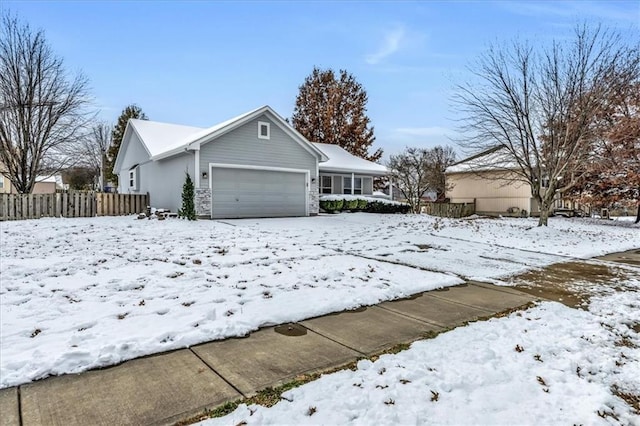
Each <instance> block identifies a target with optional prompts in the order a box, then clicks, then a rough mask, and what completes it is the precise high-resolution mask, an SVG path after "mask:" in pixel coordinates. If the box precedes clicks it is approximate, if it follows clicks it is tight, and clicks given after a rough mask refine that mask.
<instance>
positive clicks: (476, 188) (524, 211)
mask: <svg viewBox="0 0 640 426" xmlns="http://www.w3.org/2000/svg"><path fill="white" fill-rule="evenodd" d="M514 168H515V165H513V164H510V161H509V160H508V159H507V158H505V155H504V154H503V153H502V152H501V151H500V150H498V149H492V150H489V151H485V152H483V153H480V154H478V155H475V156H473V157H470V158H467V159H465V160H463V161H461V162H459V163H457V164H454V165H452V166H450V167H448V168H447V170H446V180H447V192H446V196H447V198H449V199H450V201H451V202H452V203H472V202H475V203H476V206H475V208H476V213H478V214H485V215H513V216H529V215H534V216H535V215H536V214H539V207H538V202H537V200H535V199H534V198H533V197H532V196H531V186H530V185H529V184H528V183H527V182H525V181H523V180H522V178H519V177H518V176H517V175H516V174H515V173H514V172H513V171H511V170H513V169H514Z"/></svg>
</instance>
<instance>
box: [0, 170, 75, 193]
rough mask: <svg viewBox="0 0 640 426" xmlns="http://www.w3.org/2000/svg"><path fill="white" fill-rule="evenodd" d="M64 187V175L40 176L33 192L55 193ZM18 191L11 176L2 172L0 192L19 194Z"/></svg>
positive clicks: (0, 175)
mask: <svg viewBox="0 0 640 426" xmlns="http://www.w3.org/2000/svg"><path fill="white" fill-rule="evenodd" d="M62 189H64V185H63V184H62V176H60V175H54V176H38V177H37V178H36V184H35V185H34V187H33V191H31V193H32V194H55V192H56V191H57V190H62ZM17 193H18V191H17V190H16V188H15V187H14V186H13V185H12V184H11V182H10V181H9V178H7V177H6V176H4V175H2V174H0V194H17Z"/></svg>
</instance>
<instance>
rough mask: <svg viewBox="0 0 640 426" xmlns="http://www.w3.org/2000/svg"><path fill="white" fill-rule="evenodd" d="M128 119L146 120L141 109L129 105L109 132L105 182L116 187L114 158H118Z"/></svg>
mask: <svg viewBox="0 0 640 426" xmlns="http://www.w3.org/2000/svg"><path fill="white" fill-rule="evenodd" d="M130 118H137V119H140V120H148V118H147V116H146V114H145V113H144V112H142V108H140V107H139V106H137V105H135V104H131V105H129V106H127V107H126V108H125V109H123V110H122V113H121V114H120V117H118V123H117V124H116V125H115V127H114V128H113V130H112V131H111V146H110V147H109V150H108V151H107V158H106V160H107V161H106V164H105V171H106V172H105V173H106V177H107V181H109V182H113V183H115V184H116V185H117V184H118V176H117V175H115V174H113V166H114V165H115V162H116V157H117V156H118V151H119V150H120V144H121V143H122V138H123V136H124V130H125V129H126V128H127V123H128V122H129V119H130Z"/></svg>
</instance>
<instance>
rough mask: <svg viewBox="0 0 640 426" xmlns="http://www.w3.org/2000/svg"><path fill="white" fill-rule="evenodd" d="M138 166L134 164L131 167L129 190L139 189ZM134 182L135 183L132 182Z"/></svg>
mask: <svg viewBox="0 0 640 426" xmlns="http://www.w3.org/2000/svg"><path fill="white" fill-rule="evenodd" d="M137 170H138V166H134V167H132V168H130V169H129V191H137V190H138V176H137V173H136V172H137ZM132 182H133V184H132Z"/></svg>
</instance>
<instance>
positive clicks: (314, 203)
mask: <svg viewBox="0 0 640 426" xmlns="http://www.w3.org/2000/svg"><path fill="white" fill-rule="evenodd" d="M318 212H320V194H319V193H318V184H317V183H311V184H310V185H309V215H310V216H315V215H317V214H318Z"/></svg>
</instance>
